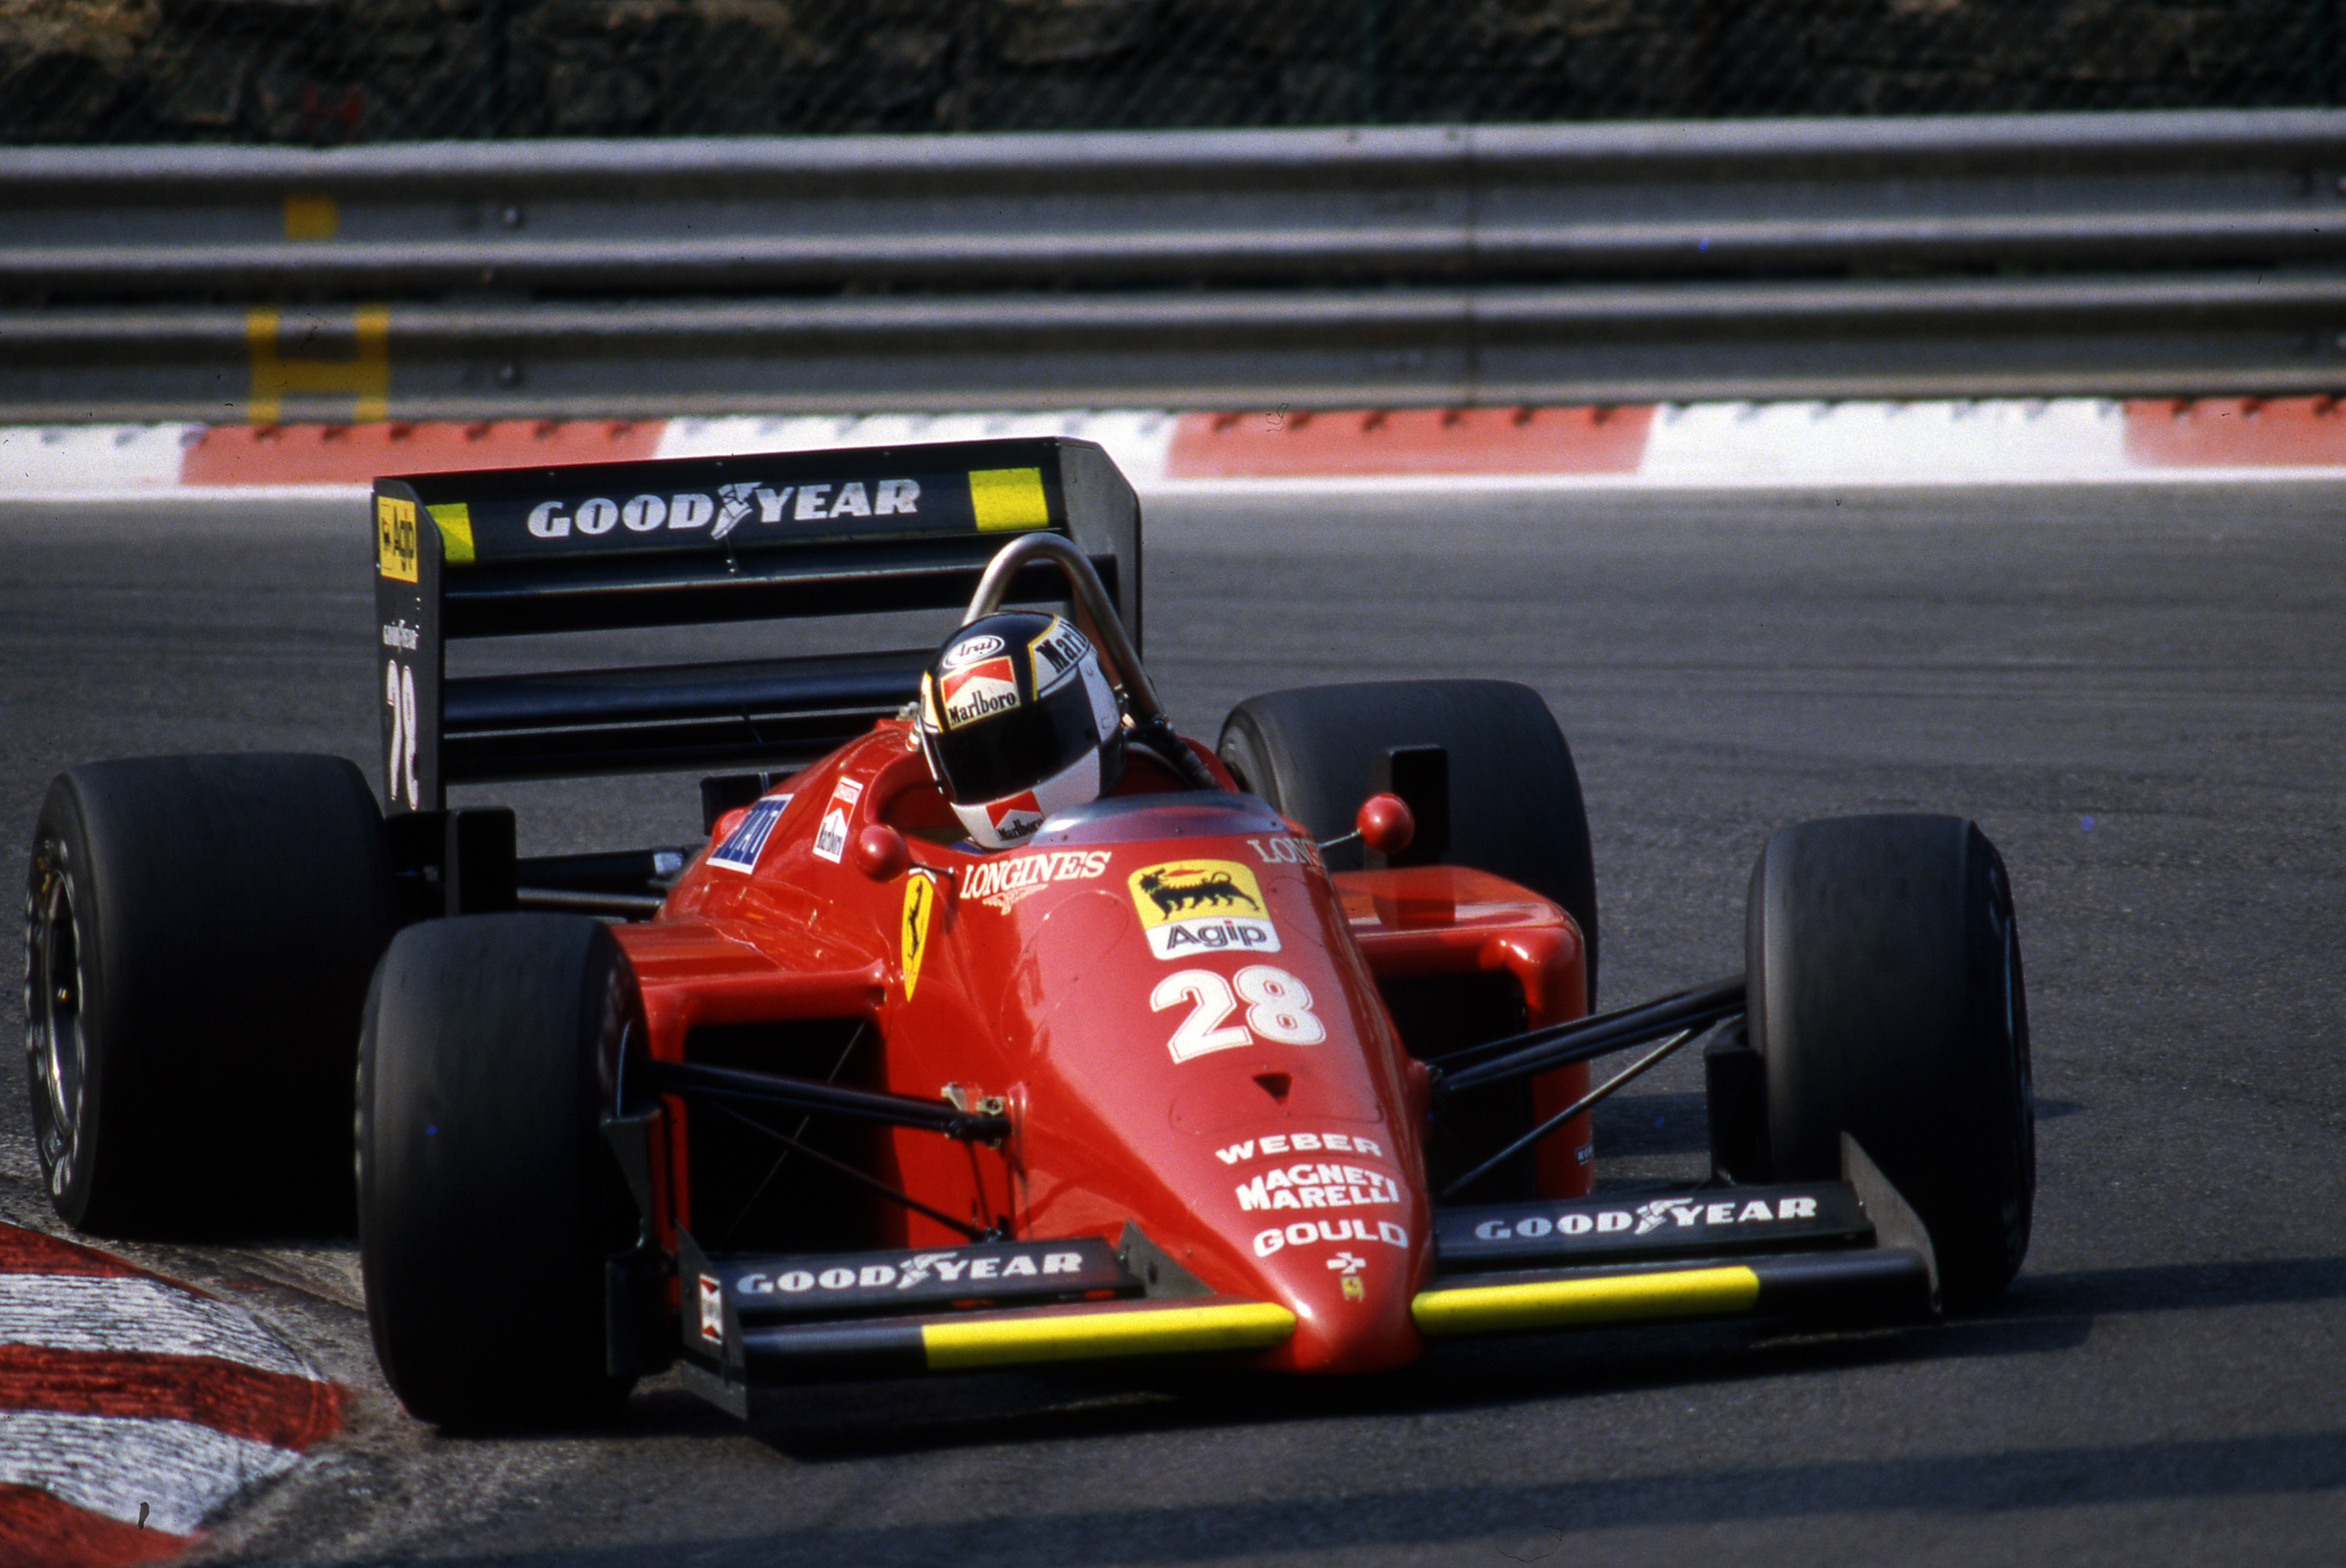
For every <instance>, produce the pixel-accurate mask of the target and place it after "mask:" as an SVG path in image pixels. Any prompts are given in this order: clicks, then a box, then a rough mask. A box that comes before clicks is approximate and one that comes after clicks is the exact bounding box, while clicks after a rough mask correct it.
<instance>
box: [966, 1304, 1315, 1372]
mask: <svg viewBox="0 0 2346 1568" xmlns="http://www.w3.org/2000/svg"><path fill="white" fill-rule="evenodd" d="M1293 1332H1295V1314H1294V1313H1292V1312H1290V1311H1289V1310H1288V1309H1287V1308H1284V1307H1274V1306H1272V1305H1270V1303H1269V1302H1266V1301H1230V1302H1219V1303H1216V1304H1214V1305H1211V1306H1200V1307H1159V1308H1143V1309H1140V1310H1137V1311H1136V1310H1126V1311H1111V1312H1098V1313H1082V1314H1068V1315H1066V1316H1059V1317H1045V1318H995V1319H979V1320H976V1321H972V1322H964V1323H927V1324H923V1325H922V1328H921V1344H922V1348H923V1350H924V1351H925V1352H926V1353H927V1356H928V1362H929V1369H930V1370H932V1371H937V1372H944V1371H956V1370H962V1369H968V1368H971V1367H1005V1366H1015V1365H1019V1364H1022V1363H1026V1362H1035V1361H1081V1360H1089V1359H1092V1358H1094V1357H1100V1356H1155V1355H1175V1354H1178V1353H1182V1352H1186V1351H1196V1350H1262V1349H1270V1347H1271V1346H1273V1345H1276V1344H1279V1343H1280V1341H1282V1340H1284V1339H1286V1338H1287V1337H1288V1336H1289V1335H1290V1334H1292V1333H1293Z"/></svg>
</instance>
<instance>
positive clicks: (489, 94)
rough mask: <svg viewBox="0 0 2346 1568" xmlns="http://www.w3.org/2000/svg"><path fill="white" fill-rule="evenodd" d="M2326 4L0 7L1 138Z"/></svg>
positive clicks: (2147, 43) (828, 113)
mask: <svg viewBox="0 0 2346 1568" xmlns="http://www.w3.org/2000/svg"><path fill="white" fill-rule="evenodd" d="M2341 10H2346V0H1280V3H1279V4H1265V3H1263V0H0V142H14V143H27V142H78V143H91V142H97V143H124V142H150V141H165V142H181V141H234V142H268V143H295V144H331V143H338V142H352V141H385V140H408V139H415V138H424V137H487V136H696V135H738V134H807V133H823V132H847V131H937V130H1017V129H1062V128H1106V127H1133V128H1147V127H1199V126H1263V125H1329V124H1350V123H1362V122H1375V121H1382V122H1388V123H1405V122H1418V123H1423V122H1458V121H1503V120H1515V121H1544V120H1580V119H1621V118H1676V117H1686V118H1709V117H1723V116H1771V115H1851V114H1931V113H1977V112H1992V111H2010V110H2035V109H2107V108H2135V107H2262V106H2268V105H2282V104H2314V103H2324V102H2330V101H2334V100H2335V99H2336V98H2337V97H2339V96H2340V95H2341V82H2340V76H2341V72H2340V69H2339V60H2340V56H2341V35H2346V15H2341Z"/></svg>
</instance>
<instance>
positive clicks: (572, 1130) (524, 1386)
mask: <svg viewBox="0 0 2346 1568" xmlns="http://www.w3.org/2000/svg"><path fill="white" fill-rule="evenodd" d="M631 1005H632V1003H631V990H630V983H629V981H628V978H627V969H626V964H625V961H624V959H623V958H622V956H621V955H620V953H619V951H618V944H617V942H616V941H614V940H613V938H612V936H611V933H610V932H609V930H608V929H607V927H605V926H603V925H602V924H601V923H600V922H598V921H592V920H587V919H585V918H582V917H576V916H568V915H546V914H506V915H478V916H470V917H466V918H463V919H458V920H450V921H435V922H432V923H430V924H425V925H420V926H414V927H411V928H410V929H408V930H407V931H405V932H402V933H401V934H400V936H399V938H398V940H397V941H395V942H393V944H392V948H391V951H390V952H388V953H386V954H385V955H384V957H383V962H382V972H381V974H380V975H379V976H378V978H377V982H376V985H375V991H374V995H373V997H372V1006H371V1008H370V1011H369V1015H368V1018H367V1023H366V1028H365V1031H364V1033H363V1035H362V1042H361V1047H360V1077H359V1125H360V1132H359V1217H360V1254H361V1258H362V1266H363V1269H364V1273H365V1282H366V1298H367V1315H368V1319H369V1322H370V1325H371V1328H372V1333H373V1337H374V1344H375V1351H376V1355H377V1357H378V1359H380V1360H381V1362H382V1368H383V1371H384V1374H385V1376H386V1377H387V1378H388V1379H389V1380H390V1382H391V1385H392V1388H393V1390H394V1391H396V1392H397V1393H398V1395H399V1397H400V1399H401V1400H403V1402H404V1403H405V1404H406V1405H407V1408H408V1409H409V1410H411V1411H412V1412H413V1414H415V1415H416V1416H417V1417H419V1418H421V1419H422V1420H427V1421H431V1422H433V1423H435V1424H438V1425H443V1426H453V1427H463V1428H527V1427H536V1426H547V1427H553V1426H563V1425H569V1424H572V1423H575V1422H576V1421H579V1420H586V1419H590V1418H592V1417H593V1416H595V1415H596V1414H597V1413H599V1412H601V1411H603V1410H607V1408H608V1407H609V1406H610V1404H611V1403H612V1402H613V1401H614V1400H615V1399H617V1397H619V1396H622V1395H624V1393H625V1391H626V1388H627V1384H626V1383H625V1382H624V1381H621V1380H615V1379H613V1378H611V1377H610V1376H609V1375H608V1373H607V1348H606V1329H605V1291H604V1278H603V1261H604V1258H605V1257H607V1254H608V1252H609V1251H610V1249H611V1247H610V1243H611V1239H612V1236H611V1227H612V1225H613V1223H614V1217H613V1213H612V1209H611V1203H610V1200H611V1196H612V1181H611V1177H612V1174H613V1173H612V1171H611V1170H610V1169H607V1166H610V1158H609V1156H608V1155H607V1154H606V1153H605V1152H604V1150H603V1147H602V1140H601V1135H600V1130H599V1127H600V1115H601V1112H602V1109H603V1100H604V1090H603V1087H602V1085H603V1084H604V1082H605V1080H606V1075H607V1072H608V1064H609V1062H610V1061H611V1060H612V1059H613V1058H614V1056H615V1054H616V1052H617V1046H618V1042H619V1033H620V1031H621V1029H622V1028H623V1027H624V1025H625V1023H626V1019H627V1014H628V1012H629V1009H630V1007H631Z"/></svg>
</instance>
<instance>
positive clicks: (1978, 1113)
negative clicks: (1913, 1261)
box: [1746, 816, 2035, 1307]
mask: <svg viewBox="0 0 2346 1568" xmlns="http://www.w3.org/2000/svg"><path fill="white" fill-rule="evenodd" d="M1746 941H1747V948H1748V952H1747V960H1748V963H1749V977H1750V978H1749V984H1750V1011H1749V1032H1750V1036H1751V1040H1752V1043H1753V1044H1754V1045H1755V1046H1757V1047H1758V1049H1759V1051H1760V1054H1761V1057H1762V1058H1763V1060H1764V1062H1765V1064H1766V1077H1767V1093H1768V1139H1769V1149H1770V1167H1771V1169H1772V1172H1773V1174H1774V1175H1775V1176H1776V1177H1777V1178H1778V1179H1780V1180H1819V1179H1827V1178H1830V1177H1833V1176H1839V1175H1840V1174H1841V1154H1840V1137H1841V1133H1842V1132H1843V1131H1847V1132H1848V1133H1849V1134H1850V1135H1851V1136H1853V1137H1854V1138H1855V1139H1856V1140H1857V1142H1858V1143H1859V1145H1861V1146H1862V1148H1863V1149H1864V1150H1865V1152H1866V1154H1867V1156H1869V1157H1870V1158H1872V1160H1873V1162H1874V1163H1875V1164H1876V1165H1877V1166H1879V1167H1880V1168H1881V1169H1882V1173H1883V1175H1884V1176H1887V1177H1888V1178H1889V1179H1890V1181H1891V1183H1892V1186H1896V1187H1897V1188H1898V1189H1899V1191H1900V1193H1901V1194H1902V1196H1904V1197H1905V1198H1906V1200H1907V1202H1908V1203H1909V1204H1911V1205H1912V1206H1913V1208H1914V1210H1915V1212H1916V1213H1917V1215H1918V1216H1919V1217H1921V1219H1922V1220H1923V1225H1924V1227H1925V1228H1926V1229H1928V1231H1929V1232H1930V1234H1931V1239H1932V1243H1933V1248H1934V1250H1935V1251H1936V1253H1937V1255H1938V1261H1939V1268H1940V1277H1941V1290H1942V1294H1943V1298H1944V1299H1945V1300H1946V1301H1947V1303H1948V1304H1949V1305H1950V1306H1953V1307H1974V1306H1978V1305H1980V1304H1982V1303H1984V1302H1985V1301H1987V1300H1990V1299H1992V1298H1994V1296H1995V1294H1996V1293H1997V1292H1998V1291H2000V1290H2002V1289H2003V1288H2004V1285H2005V1284H2007V1283H2008V1282H2009V1281H2010V1280H2011V1278H2012V1277H2013V1275H2014V1274H2015V1273H2016V1272H2017V1271H2018V1269H2019V1267H2020V1263H2021V1259H2022V1257H2024V1256H2025V1253H2026V1251H2027V1246H2028V1235H2029V1227H2030V1223H2031V1218H2032V1210H2033V1207H2034V1197H2035V1131H2034V1108H2033V1105H2032V1102H2031V1097H2030V1096H2031V1085H2030V1080H2029V1064H2028V1030H2027V1015H2026V1003H2025V986H2024V982H2023V979H2022V975H2021V972H2020V959H2019V940H2018V935H2017V932H2016V928H2015V922H2014V919H2013V911H2012V897H2011V891H2010V887H2009V883H2008V881H2007V880H2006V877H2005V873H2004V863H2003V860H2002V859H2001V857H2000V856H1998V855H1997V853H1996V850H1995V848H1994V845H1993V844H1991V843H1990V842H1989V841H1988V840H1987V838H1986V836H1985V835H1984V834H1983V833H1982V832H1981V831H1980V830H1979V829H1978V828H1977V827H1976V826H1975V825H1974V824H1973V823H1970V822H1967V821H1964V820H1961V819H1959V818H1953V817H1924V816H1900V817H1862V818H1844V819H1839V820H1831V821H1823V822H1809V823H1802V824H1800V825H1799V826H1796V827H1791V828H1786V829H1783V830H1779V831H1778V832H1777V833H1776V834H1775V835H1774V836H1772V837H1771V838H1770V840H1769V842H1768V845H1767V848H1766V849H1765V850H1763V851H1762V853H1761V855H1760V862H1759V865H1758V866H1757V868H1756V869H1755V870H1754V871H1753V874H1752V884H1751V897H1750V904H1749V917H1748V925H1747V929H1746Z"/></svg>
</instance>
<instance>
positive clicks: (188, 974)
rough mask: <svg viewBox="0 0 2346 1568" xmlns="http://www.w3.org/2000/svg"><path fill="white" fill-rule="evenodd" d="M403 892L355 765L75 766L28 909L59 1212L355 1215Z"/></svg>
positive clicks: (341, 1218) (160, 1222)
mask: <svg viewBox="0 0 2346 1568" xmlns="http://www.w3.org/2000/svg"><path fill="white" fill-rule="evenodd" d="M392 886H393V884H392V870H391V862H390V858H389V855H388V852H387V850H386V849H385V846H384V841H383V832H382V815H381V813H380V812H379V811H378V810H377V809H376V807H375V803H374V797H373V796H372V794H371V793H370V792H369V790H368V789H367V785H366V780H365V779H363V778H362V777H361V776H360V773H359V770H358V769H356V768H355V767H353V766H352V765H351V764H350V763H349V762H347V761H345V760H343V759H341V758H338V757H305V756H292V755H270V754H262V753H254V754H246V755H229V756H209V757H158V758H145V759H135V760H129V761H118V762H97V763H90V764H88V765H87V766H84V767H80V768H76V769H71V770H69V771H67V772H66V773H63V774H60V775H59V776H58V777H57V779H56V781H55V782H54V783H53V784H51V785H50V786H49V793H48V798H47V799H46V802H45V803H44V804H43V806H42V808H41V815H40V818H39V823H38V826H37V827H36V829H35V830H34V835H33V853H32V863H31V867H30V871H29V874H28V876H27V879H26V908H25V938H26V985H25V1024H26V1056H27V1064H28V1066H29V1068H30V1074H29V1076H30V1087H31V1092H32V1123H33V1141H34V1145H35V1148H36V1153H37V1156H38V1158H39V1161H40V1167H41V1175H42V1177H43V1179H44V1181H45V1182H46V1184H47V1186H48V1188H49V1196H50V1200H51V1202H52V1203H54V1204H55V1205H56V1210H57V1213H58V1214H59V1215H60V1216H61V1217H63V1218H65V1219H66V1221H67V1222H69V1223H70V1224H72V1225H74V1226H76V1227H78V1228H80V1229H83V1230H87V1231H92V1232H96V1233H97V1234H100V1235H106V1236H160V1235H189V1234H195V1235H217V1234H224V1233H235V1232H250V1231H254V1230H261V1229H272V1228H295V1229H315V1228H321V1227H341V1226H345V1225H347V1224H348V1223H349V1221H350V1215H351V1158H350V1123H349V1120H348V1116H349V1110H348V1106H349V1096H350V1082H351V1071H352V1064H353V1061H354V1059H355V1055H356V1047H357V1041H358V1024H359V1012H360V1007H361V1003H362V1001H363V999H364V998H365V995H366V988H367V977H368V975H369V974H370V973H372V971H373V969H374V963H375V960H376V959H377V958H378V957H379V956H380V955H381V954H382V950H383V946H384V944H385V943H386V942H389V941H390V939H391V932H392V929H393V918H394V911H393V892H392Z"/></svg>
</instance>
